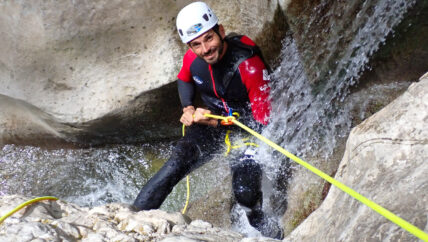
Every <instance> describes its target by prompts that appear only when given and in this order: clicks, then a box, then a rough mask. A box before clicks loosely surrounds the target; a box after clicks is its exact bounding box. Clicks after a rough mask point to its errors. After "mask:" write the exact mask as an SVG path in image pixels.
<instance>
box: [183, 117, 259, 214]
mask: <svg viewBox="0 0 428 242" xmlns="http://www.w3.org/2000/svg"><path fill="white" fill-rule="evenodd" d="M239 116H240V115H239V113H238V112H232V109H229V116H228V117H229V119H228V120H221V122H220V123H221V125H224V126H230V125H233V122H232V119H237V118H239ZM230 133H231V131H230V130H227V131H226V136H225V138H224V143H225V144H226V147H227V149H226V152H225V154H224V155H225V156H228V155H229V153H230V151H231V150H232V149H238V148H241V147H243V146H244V145H245V146H255V147H258V146H259V145H258V144H256V143H252V142H246V141H248V140H249V138H244V139H242V140H241V141H242V142H241V144H238V145H232V143H231V142H230ZM185 134H186V126H185V125H184V124H183V127H182V135H183V137H184V135H185ZM186 186H187V192H186V202H185V205H184V208H183V209H182V210H181V213H182V214H185V213H186V210H187V206H188V205H189V199H190V178H189V175H187V176H186Z"/></svg>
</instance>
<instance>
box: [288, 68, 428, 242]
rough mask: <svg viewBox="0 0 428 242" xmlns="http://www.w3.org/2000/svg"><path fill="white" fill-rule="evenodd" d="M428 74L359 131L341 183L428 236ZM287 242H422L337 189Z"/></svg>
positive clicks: (352, 136) (340, 174)
mask: <svg viewBox="0 0 428 242" xmlns="http://www.w3.org/2000/svg"><path fill="white" fill-rule="evenodd" d="M427 127H428V73H427V74H425V75H424V76H423V77H422V78H421V79H420V81H419V82H418V83H414V84H412V85H411V86H410V87H409V89H408V90H407V91H406V92H405V93H404V94H403V95H402V96H400V97H399V98H398V99H396V100H395V101H393V102H392V103H391V104H389V105H388V106H387V107H385V108H384V109H382V110H381V111H379V112H378V113H376V114H374V115H373V116H372V117H370V118H369V119H367V120H365V121H364V122H363V123H361V124H360V125H358V126H357V127H355V128H354V129H353V130H352V132H351V134H350V137H349V139H348V141H347V145H346V151H345V155H344V157H343V160H342V162H341V164H340V167H339V169H338V171H337V173H336V177H335V179H337V180H339V181H341V182H342V183H344V184H345V185H348V186H350V187H351V188H353V189H354V190H356V191H357V192H359V193H360V194H362V195H363V196H366V197H367V198H369V199H371V200H373V201H374V202H376V203H378V204H379V205H381V206H383V207H384V208H386V209H388V210H390V211H391V212H393V213H395V214H396V215H398V216H400V217H401V218H403V219H405V220H406V221H408V222H410V223H412V224H413V225H415V226H417V227H419V228H420V229H422V230H424V231H425V232H428V221H427V217H428V216H427V215H428V213H427V211H428V195H427V194H428V193H427V191H428V179H427V174H428V162H427V161H428V139H427V137H428V129H427ZM287 241H418V239H417V238H416V237H414V236H413V235H411V234H410V233H408V232H407V231H405V230H404V229H401V228H400V227H398V226H397V225H396V224H394V223H392V222H390V221H389V220H387V219H386V218H384V217H383V216H381V215H379V214H377V213H376V212H374V211H373V210H371V209H370V208H368V207H367V206H365V205H363V204H362V203H360V202H358V201H357V200H355V199H354V198H352V197H350V196H349V195H347V194H345V193H344V192H342V191H341V190H339V189H337V188H335V187H332V188H331V189H330V192H329V194H328V196H327V198H326V199H325V201H324V202H323V203H322V205H321V206H320V207H319V208H318V209H317V210H316V211H315V212H313V213H312V214H311V215H310V216H309V217H308V218H307V219H306V220H305V221H304V222H303V223H302V224H301V225H300V226H299V227H297V228H296V229H295V230H294V231H293V232H292V233H291V234H290V236H289V237H287Z"/></svg>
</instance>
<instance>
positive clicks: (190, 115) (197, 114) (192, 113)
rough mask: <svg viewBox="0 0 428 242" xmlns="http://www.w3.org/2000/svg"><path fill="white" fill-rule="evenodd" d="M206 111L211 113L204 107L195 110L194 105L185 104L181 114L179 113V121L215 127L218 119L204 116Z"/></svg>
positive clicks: (186, 123)
mask: <svg viewBox="0 0 428 242" xmlns="http://www.w3.org/2000/svg"><path fill="white" fill-rule="evenodd" d="M206 113H211V111H210V110H208V109H204V108H197V109H196V110H195V107H193V106H187V107H185V108H183V115H181V118H180V122H181V123H183V124H184V125H186V126H190V125H192V124H194V123H198V124H204V125H209V126H213V127H217V125H218V120H216V119H212V118H207V117H205V116H204V114H206Z"/></svg>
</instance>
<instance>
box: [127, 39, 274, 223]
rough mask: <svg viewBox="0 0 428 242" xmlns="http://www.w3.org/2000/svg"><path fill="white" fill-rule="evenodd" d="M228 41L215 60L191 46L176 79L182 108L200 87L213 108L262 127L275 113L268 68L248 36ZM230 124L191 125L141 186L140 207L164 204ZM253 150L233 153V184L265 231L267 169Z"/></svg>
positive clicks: (250, 215) (251, 217)
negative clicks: (263, 180) (263, 188)
mask: <svg viewBox="0 0 428 242" xmlns="http://www.w3.org/2000/svg"><path fill="white" fill-rule="evenodd" d="M225 41H227V43H228V47H227V50H226V53H225V55H224V56H223V57H222V59H221V60H220V61H219V62H218V63H216V64H214V65H209V64H207V63H206V62H205V61H204V60H203V59H201V58H199V57H197V56H196V55H195V54H194V53H193V52H192V51H191V50H189V51H187V53H186V55H185V56H184V59H183V67H182V69H181V71H180V73H179V75H178V78H179V80H178V81H177V82H178V89H179V93H180V99H181V103H182V105H183V107H186V106H189V105H193V97H194V93H195V90H197V91H199V92H200V93H201V97H202V100H203V102H204V104H205V105H206V106H207V107H208V109H209V110H211V111H212V112H213V113H215V114H219V115H226V114H228V113H229V112H230V111H231V109H232V110H233V112H235V111H236V112H238V113H239V114H240V118H239V121H240V122H243V123H244V124H246V125H248V126H250V127H252V128H254V129H257V130H260V128H261V127H262V126H263V125H265V124H267V122H268V117H269V114H270V102H269V100H268V97H269V90H270V89H269V86H268V75H267V68H266V66H265V64H264V62H263V60H262V58H261V57H260V56H259V55H258V49H257V47H256V46H255V44H254V43H253V42H252V41H251V40H250V39H249V38H248V37H246V36H235V37H230V38H226V39H225ZM235 128H237V127H235ZM227 129H228V127H224V126H221V127H216V128H213V127H209V126H205V125H199V124H193V125H191V126H190V127H188V128H186V135H185V136H184V137H183V138H182V139H180V140H179V141H178V143H177V145H176V146H175V148H174V150H173V152H172V156H171V157H170V159H169V160H168V161H167V162H166V163H165V165H164V166H163V167H162V168H161V169H160V170H159V171H158V172H157V173H156V174H155V175H154V176H153V177H152V178H151V179H150V180H149V181H148V182H147V184H146V185H145V186H144V187H143V188H142V189H141V191H140V193H139V194H138V197H137V199H136V200H135V202H134V206H135V207H136V208H137V209H138V210H148V209H157V208H159V207H160V205H161V204H162V202H163V201H164V200H165V199H166V197H167V196H168V194H169V193H170V192H171V191H172V189H173V187H174V186H175V185H176V184H177V183H178V182H179V181H180V180H181V179H182V178H184V177H185V176H186V175H187V174H188V173H190V172H191V171H192V170H194V169H195V168H197V167H198V166H200V165H201V164H203V163H204V162H205V161H207V160H209V158H210V157H211V155H212V154H213V153H214V152H215V151H216V150H217V151H218V149H219V147H221V146H220V145H221V144H222V143H223V140H224V137H225V132H226V130H227ZM248 151H251V150H248V149H247V150H246V151H241V155H238V156H235V157H234V158H231V159H232V160H231V162H230V167H231V171H232V188H233V191H234V195H235V198H236V201H237V202H238V203H239V204H241V205H243V206H245V207H247V208H249V209H250V210H251V212H248V213H247V216H248V218H249V222H250V224H251V225H253V226H254V227H256V228H258V229H259V230H261V228H260V226H262V224H261V221H262V220H263V212H262V210H261V205H262V191H261V178H262V170H261V167H260V165H259V164H258V163H256V162H255V161H254V159H253V154H252V153H251V152H248Z"/></svg>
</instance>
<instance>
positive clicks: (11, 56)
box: [0, 0, 284, 141]
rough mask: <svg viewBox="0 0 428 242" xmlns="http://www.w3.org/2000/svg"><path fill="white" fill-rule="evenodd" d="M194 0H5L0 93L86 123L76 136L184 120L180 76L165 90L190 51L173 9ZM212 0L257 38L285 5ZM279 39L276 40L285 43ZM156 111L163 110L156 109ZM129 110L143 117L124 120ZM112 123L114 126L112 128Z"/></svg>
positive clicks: (225, 17)
mask: <svg viewBox="0 0 428 242" xmlns="http://www.w3.org/2000/svg"><path fill="white" fill-rule="evenodd" d="M190 2H192V1H190V0H178V1H155V0H143V1H137V0H131V1H128V0H126V1H124V0H113V1H101V0H97V1H59V2H57V1H41V0H36V1H15V0H13V1H2V2H1V3H0V43H1V45H0V83H1V85H0V94H2V95H4V96H5V97H8V98H11V99H10V100H20V101H23V102H26V103H28V104H30V105H32V106H34V107H35V108H38V109H40V111H41V112H44V113H46V114H47V115H48V116H50V117H51V118H50V121H51V122H54V123H65V124H69V125H71V126H73V127H77V126H78V127H80V128H82V129H81V130H82V133H81V134H79V135H78V136H85V135H86V136H88V134H87V133H91V131H92V130H88V131H87V130H86V129H87V128H88V127H89V128H92V129H96V128H99V127H101V128H99V130H96V131H105V132H106V133H109V132H110V133H113V131H111V130H114V129H118V128H121V127H122V128H123V127H124V126H126V125H127V124H126V123H127V122H128V123H131V124H132V125H128V126H132V127H126V128H125V129H129V128H135V127H136V126H137V124H138V123H139V124H140V125H143V126H145V129H147V130H148V131H147V132H146V133H150V131H151V130H155V129H154V128H153V127H152V126H156V125H154V124H158V126H160V127H163V126H162V125H164V126H168V125H169V124H170V123H171V120H177V126H179V124H178V119H179V116H178V115H179V114H177V112H180V111H181V107H180V103H179V98H178V95H177V94H176V87H175V85H172V86H171V85H169V86H168V87H167V88H164V89H167V90H174V92H175V94H173V95H171V96H168V98H166V97H165V96H164V95H165V93H164V92H162V91H159V90H160V89H162V88H160V87H164V86H165V85H167V84H170V83H173V82H174V81H175V80H176V75H177V74H178V71H179V68H180V67H181V61H182V59H181V58H182V56H183V54H184V53H185V51H186V50H187V47H186V45H185V44H183V43H181V41H180V40H179V37H178V35H177V33H176V27H175V18H176V15H177V13H178V11H179V10H180V9H181V8H182V7H184V6H185V5H187V4H189V3H190ZM206 2H207V3H208V4H210V6H211V7H212V8H213V9H214V11H215V12H216V14H217V15H218V17H219V19H220V20H221V23H222V24H224V26H225V27H226V30H227V32H239V33H243V34H247V35H249V36H250V37H251V38H254V39H256V38H257V37H258V36H260V35H262V33H263V30H264V29H265V25H266V24H268V23H270V22H271V21H273V17H274V14H273V13H274V12H275V10H276V9H278V8H280V5H279V3H278V2H277V1H249V0H245V1H206ZM282 4H283V5H284V3H282ZM263 36H265V38H266V39H269V38H270V37H269V35H267V34H266V33H263ZM280 41H281V39H278V44H276V45H275V46H277V47H280V44H279V43H280ZM272 46H273V45H272ZM265 47H266V48H267V49H268V48H269V46H267V45H265ZM162 99H164V100H165V99H166V100H168V103H167V104H164V103H163V102H162V101H160V100H162ZM162 105H166V106H162ZM176 110H178V111H176ZM26 111H27V110H25V109H24V110H20V109H16V110H15V112H26ZM153 112H163V115H162V116H161V117H160V115H157V116H153V115H152V116H151V115H150V113H153ZM171 113H172V114H171ZM43 115H44V114H43ZM18 116H19V115H18ZM105 116H107V120H103V118H104V117H105ZM112 116H113V118H112ZM130 116H131V118H134V119H137V118H139V119H138V120H126V122H123V123H120V122H117V120H121V119H126V118H128V119H130V118H129V117H130ZM165 116H166V117H168V118H165V119H164V120H160V121H159V120H158V119H159V117H160V118H162V117H165ZM9 122H10V118H8V117H1V122H0V123H1V124H4V123H7V124H6V125H1V126H0V130H2V129H3V130H5V132H15V131H14V130H10V129H11V128H12V126H11V125H9ZM88 122H90V123H89V124H88ZM106 123H108V124H109V125H111V126H114V127H111V130H106V128H105V126H106ZM124 123H125V124H124ZM36 125H37V124H36ZM97 125H99V126H97ZM55 126H56V125H54V127H51V128H53V129H55ZM81 126H82V127H81ZM85 131H86V134H85ZM57 132H58V130H57ZM70 132H72V133H73V130H70ZM42 133H43V132H42ZM170 133H171V132H170ZM35 134H36V133H35V132H33V133H32V135H35ZM26 135H27V134H24V136H23V137H21V136H18V137H17V138H16V139H17V141H19V139H20V138H25V136H26ZM64 135H65V136H70V134H69V133H64ZM60 136H61V135H54V137H55V138H61V137H60ZM89 136H90V135H89ZM152 136H155V135H152ZM75 140H77V141H79V140H78V139H77V138H75ZM12 141H13V140H12Z"/></svg>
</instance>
